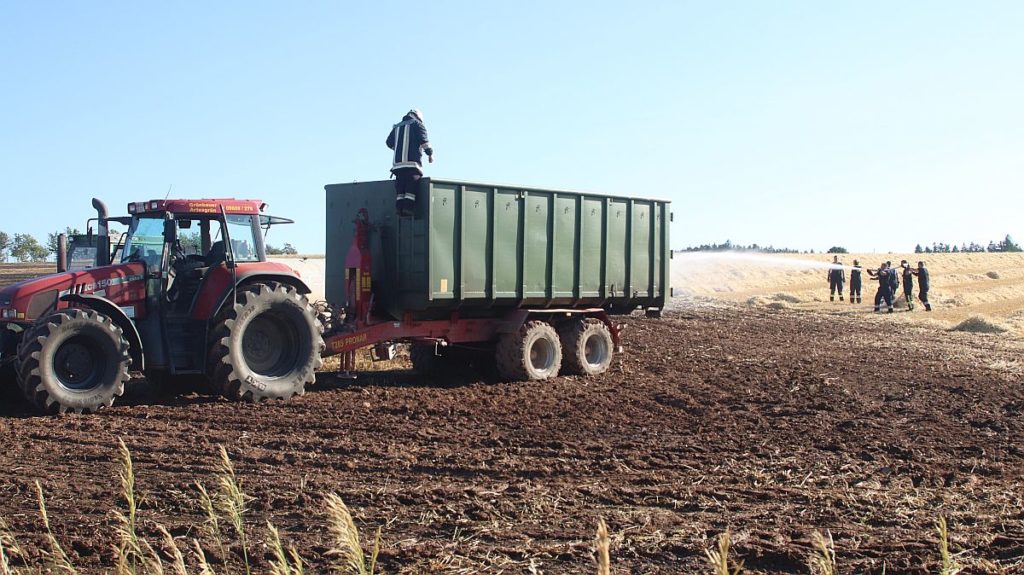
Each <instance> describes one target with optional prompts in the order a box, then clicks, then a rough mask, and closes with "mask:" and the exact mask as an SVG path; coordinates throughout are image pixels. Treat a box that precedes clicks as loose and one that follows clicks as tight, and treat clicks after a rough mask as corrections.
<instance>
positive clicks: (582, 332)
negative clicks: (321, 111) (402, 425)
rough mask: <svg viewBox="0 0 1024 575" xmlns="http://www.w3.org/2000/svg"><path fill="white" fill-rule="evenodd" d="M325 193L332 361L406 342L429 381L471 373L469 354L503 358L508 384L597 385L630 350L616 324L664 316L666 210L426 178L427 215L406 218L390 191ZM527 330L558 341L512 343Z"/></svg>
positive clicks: (333, 189) (354, 186) (359, 187)
mask: <svg viewBox="0 0 1024 575" xmlns="http://www.w3.org/2000/svg"><path fill="white" fill-rule="evenodd" d="M325 189H326V192H327V198H326V199H327V210H326V213H327V222H326V223H327V262H326V263H327V269H326V297H327V301H328V303H329V304H330V305H331V306H332V308H334V310H335V313H336V315H335V317H344V318H345V321H344V322H339V323H338V325H337V326H334V327H333V329H332V331H334V332H336V333H329V334H328V336H327V341H328V350H329V352H333V353H341V352H347V351H351V350H352V349H355V348H358V347H363V346H366V345H374V346H375V349H377V351H378V355H382V354H383V353H384V352H383V349H384V348H382V347H381V346H380V345H379V344H381V343H384V342H387V343H390V342H393V341H405V342H411V343H413V344H414V346H413V352H414V353H413V359H414V366H415V364H417V363H419V364H421V366H422V367H424V368H425V369H424V371H426V370H427V369H426V368H428V367H429V368H430V369H429V370H430V371H437V369H436V368H438V367H443V364H444V363H445V358H446V357H452V358H457V359H456V361H459V362H463V363H464V361H465V357H462V356H460V353H461V352H459V350H460V348H461V349H464V348H472V349H474V350H476V351H477V352H478V353H477V356H478V357H487V356H489V357H490V358H491V359H492V360H495V355H494V354H497V359H496V360H495V361H492V363H497V365H498V367H499V371H500V372H502V375H503V376H504V377H506V378H509V379H511V378H515V379H543V378H544V377H550V376H552V375H555V374H557V373H558V371H559V369H558V367H559V366H558V365H557V364H564V365H563V366H562V367H564V368H565V370H566V371H574V372H581V373H598V372H600V371H603V370H604V369H607V366H608V364H609V363H610V358H611V355H612V354H613V353H614V351H615V349H616V348H617V347H618V330H617V329H616V326H615V325H614V324H612V322H611V321H610V319H609V317H608V316H609V314H625V313H630V312H632V311H634V310H638V309H642V310H645V311H646V312H647V313H648V314H649V315H658V314H659V313H660V310H661V309H662V308H663V307H664V305H665V301H666V297H667V296H668V291H669V288H668V281H669V279H668V278H669V265H670V262H669V259H670V256H671V250H670V248H669V221H670V219H671V213H670V212H669V203H668V202H667V201H664V200H658V199H653V198H631V197H621V196H610V195H601V194H592V193H581V192H573V191H563V190H547V189H538V188H529V187H522V186H506V185H493V184H482V183H475V182H461V181H454V180H440V179H434V178H424V179H423V180H421V181H420V189H419V194H418V200H417V203H416V213H415V216H414V217H412V218H400V217H398V216H397V214H396V213H395V207H394V201H395V200H394V195H395V194H394V184H393V183H392V182H391V181H387V180H385V181H375V182H357V183H351V184H334V185H328V186H326V187H325ZM541 324H543V325H541ZM382 326H386V327H382ZM396 326H397V327H396ZM527 326H531V327H529V328H527ZM374 330H375V331H374ZM524 330H525V331H527V332H530V334H532V335H536V334H535V333H534V332H538V333H540V332H544V334H546V337H541V338H540V343H536V342H534V344H528V342H524V341H519V342H518V344H516V345H513V344H514V343H515V342H512V343H509V342H507V341H506V340H509V339H515V338H517V337H518V338H519V339H522V337H519V336H522V335H523V334H521V333H520V332H522V331H524ZM532 335H531V336H530V337H527V339H530V340H531V341H532V340H533V339H536V338H533V337H532ZM382 338H383V339H382ZM552 338H553V339H552ZM581 338H582V339H581ZM549 340H551V341H549ZM577 340H580V341H577ZM503 341H505V343H504V344H503V343H502V342H503ZM588 342H589V344H590V346H591V348H594V347H595V346H596V347H601V348H602V349H603V347H607V351H606V352H604V351H601V350H598V351H594V350H593V349H591V353H590V360H587V358H586V357H585V355H586V353H585V351H586V350H583V351H582V352H579V350H574V349H572V346H573V345H574V343H579V344H580V345H582V346H583V347H586V346H587V344H588ZM523 345H527V347H529V345H534V346H538V345H539V346H540V349H533V350H532V351H533V352H534V353H533V355H534V356H537V353H536V352H538V351H541V352H545V353H547V356H545V357H542V358H541V359H540V360H539V361H540V363H537V365H539V366H541V367H544V366H547V367H546V369H532V368H531V366H530V365H529V364H531V361H530V360H529V358H528V357H526V358H525V359H524V358H523V357H518V356H516V354H514V353H512V352H509V351H507V349H506V348H516V349H518V351H519V352H522V353H526V354H529V353H531V349H532V348H531V349H524V348H523ZM517 346H518V347H517ZM503 350H506V353H505V354H504V355H506V356H508V357H506V358H505V359H504V360H502V351H503ZM428 352H429V353H428ZM599 352H600V353H599ZM580 353H583V355H584V357H576V356H579V354H580ZM541 355H544V353H541ZM562 356H564V357H565V359H564V360H563V359H562ZM417 359H419V361H417ZM591 360H593V361H591ZM534 363H536V362H534ZM508 364H515V365H508ZM519 364H525V365H519ZM534 367H536V366H534ZM418 368H419V366H418Z"/></svg>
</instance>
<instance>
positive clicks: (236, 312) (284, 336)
mask: <svg viewBox="0 0 1024 575" xmlns="http://www.w3.org/2000/svg"><path fill="white" fill-rule="evenodd" d="M321 333H322V328H321V327H320V322H319V321H318V320H317V319H316V312H314V311H313V308H312V307H311V306H310V305H309V301H308V300H306V297H305V296H303V295H301V294H299V293H298V292H297V291H295V288H294V287H292V286H290V285H287V284H279V283H276V282H268V283H261V284H255V285H250V286H246V287H244V288H241V289H240V290H239V292H238V302H237V303H236V304H234V305H233V306H231V305H229V306H227V307H226V308H225V310H224V311H223V312H222V313H221V315H220V316H219V321H218V322H217V323H216V324H215V327H214V331H213V335H212V337H211V338H210V341H211V342H212V346H211V349H210V353H209V355H208V357H209V358H210V362H209V365H208V366H207V374H208V375H209V377H210V379H211V380H212V382H213V383H214V384H215V385H218V386H219V387H220V389H221V391H222V393H223V394H224V395H225V396H226V397H228V398H229V399H236V400H243V401H249V402H257V401H263V400H264V399H287V398H289V397H292V396H293V395H299V394H302V393H304V392H305V388H306V385H309V384H312V383H313V382H314V381H315V380H316V374H315V371H316V369H317V368H318V367H320V366H321V365H323V359H321V357H320V353H321V352H322V351H323V349H324V342H323V337H322V335H321Z"/></svg>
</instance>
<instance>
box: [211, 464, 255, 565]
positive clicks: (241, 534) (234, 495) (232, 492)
mask: <svg viewBox="0 0 1024 575" xmlns="http://www.w3.org/2000/svg"><path fill="white" fill-rule="evenodd" d="M217 481H218V483H219V484H220V498H219V500H220V503H221V506H222V510H223V512H224V517H226V518H227V520H228V522H230V523H231V526H232V527H234V528H235V532H236V533H238V540H239V543H240V544H241V546H242V563H243V565H244V566H245V573H246V575H251V568H250V566H249V545H248V542H247V541H246V536H245V511H246V505H247V504H248V499H249V498H248V496H247V495H246V494H245V492H244V491H242V483H241V482H240V481H239V480H238V478H237V476H236V475H235V467H234V465H233V464H232V463H231V458H230V457H228V450H227V449H225V448H224V446H223V445H222V446H221V448H220V466H219V472H218V477H217Z"/></svg>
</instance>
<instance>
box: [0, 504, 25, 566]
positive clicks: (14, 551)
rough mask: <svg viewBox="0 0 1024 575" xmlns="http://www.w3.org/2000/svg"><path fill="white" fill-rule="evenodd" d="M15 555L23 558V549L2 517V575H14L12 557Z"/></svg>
mask: <svg viewBox="0 0 1024 575" xmlns="http://www.w3.org/2000/svg"><path fill="white" fill-rule="evenodd" d="M15 555H16V556H18V557H22V553H21V549H20V548H19V547H18V542H17V541H16V540H15V539H14V534H13V533H11V528H10V526H9V525H7V522H6V521H4V519H3V518H2V517H0V575H14V571H13V568H12V567H11V557H12V556H15Z"/></svg>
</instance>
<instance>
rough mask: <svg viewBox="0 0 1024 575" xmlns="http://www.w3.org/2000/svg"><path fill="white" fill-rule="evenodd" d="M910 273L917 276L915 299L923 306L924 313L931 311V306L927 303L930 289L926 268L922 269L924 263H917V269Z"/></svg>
mask: <svg viewBox="0 0 1024 575" xmlns="http://www.w3.org/2000/svg"><path fill="white" fill-rule="evenodd" d="M910 273H912V274H914V275H915V276H917V299H919V300H921V303H923V304H924V311H932V304H930V303H928V289H929V288H931V279H930V278H929V277H928V268H926V267H924V262H917V269H916V270H911V272H910Z"/></svg>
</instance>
